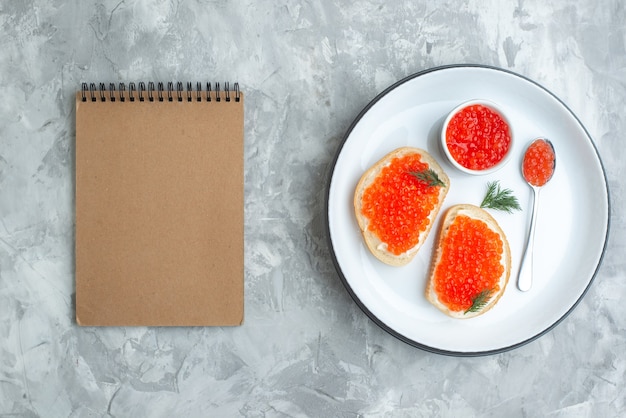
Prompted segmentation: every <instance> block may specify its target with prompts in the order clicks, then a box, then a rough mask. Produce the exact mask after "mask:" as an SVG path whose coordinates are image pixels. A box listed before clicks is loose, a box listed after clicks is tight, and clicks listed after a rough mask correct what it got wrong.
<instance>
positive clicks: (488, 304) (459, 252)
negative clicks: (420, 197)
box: [426, 205, 511, 319]
mask: <svg viewBox="0 0 626 418" xmlns="http://www.w3.org/2000/svg"><path fill="white" fill-rule="evenodd" d="M462 216H466V217H468V218H470V219H472V220H478V221H481V222H483V223H484V224H486V226H487V228H488V229H489V230H490V231H492V233H495V234H496V235H497V236H495V235H493V234H492V233H488V232H487V233H485V234H489V235H488V236H486V235H483V237H484V238H476V239H477V241H476V240H474V241H468V239H472V238H459V241H457V243H456V244H455V245H454V246H453V247H454V251H451V250H450V249H449V248H447V247H446V245H445V244H446V239H448V238H449V237H450V235H451V227H452V226H453V224H454V223H455V222H457V221H458V220H459V219H460V218H461V217H462ZM460 225H463V223H462V222H461V221H459V223H458V224H457V226H456V229H457V230H459V229H464V228H467V230H470V228H472V227H461V226H460ZM474 225H475V224H474ZM497 237H499V238H500V241H501V254H500V257H499V258H500V260H499V263H500V265H501V266H502V272H501V275H500V276H499V277H493V276H494V275H495V271H496V270H495V269H494V270H493V272H492V271H491V269H492V268H493V266H495V265H496V263H497V260H496V258H495V257H496V256H497V255H495V256H494V254H493V252H492V251H494V247H492V244H493V245H496V244H494V243H496V242H497ZM450 239H454V238H450ZM481 240H483V241H482V242H487V244H483V243H482V242H481ZM483 245H487V246H488V247H487V248H489V251H490V252H491V253H490V254H491V255H490V256H486V255H485V254H481V253H480V249H481V248H485V247H483ZM496 247H497V245H496ZM477 251H478V252H479V253H478V254H477V253H476V252H477ZM452 253H454V255H452ZM465 255H467V256H468V257H467V258H468V259H470V260H471V259H472V256H475V257H476V258H477V261H464V260H463V258H465V257H464V256H465ZM490 257H491V258H490ZM490 260H493V261H490ZM446 263H447V264H448V266H454V270H455V272H454V273H452V272H450V274H449V275H445V274H444V272H445V271H446V270H447V268H446V267H447V266H446ZM490 266H491V267H490ZM440 268H441V270H439V269H440ZM448 271H449V270H448ZM470 271H471V272H470ZM438 274H441V276H438ZM510 275H511V250H510V248H509V243H508V241H507V239H506V236H505V235H504V232H503V231H502V229H501V228H500V226H499V225H498V223H497V222H496V220H495V219H494V218H493V217H492V216H491V215H490V214H489V213H488V212H487V211H485V210H484V209H481V208H479V207H478V206H474V205H455V206H452V207H450V208H449V209H448V210H447V211H446V213H445V215H444V218H443V219H442V221H441V226H440V231H439V236H438V239H437V244H436V246H435V249H434V251H433V261H432V266H431V273H430V279H429V281H428V286H427V288H426V299H428V301H429V302H430V303H432V304H433V305H435V306H436V307H437V308H439V309H440V310H441V311H442V312H443V313H445V314H446V315H449V316H451V317H453V318H462V319H468V318H473V317H476V316H478V315H482V314H484V313H485V312H487V311H488V310H490V309H491V308H493V307H494V306H495V305H496V303H497V302H498V300H499V299H500V297H501V296H502V294H503V293H504V290H505V288H506V285H507V283H508V281H509V276H510ZM464 276H465V277H464ZM446 277H447V279H446ZM439 280H447V281H448V283H446V284H447V285H449V286H451V287H452V288H453V289H454V292H458V293H461V294H463V295H464V296H465V299H466V303H467V297H469V298H470V299H471V301H470V303H471V305H470V307H471V306H473V309H472V310H469V307H468V306H465V307H463V308H460V309H459V306H458V305H453V309H451V307H450V303H445V302H444V301H443V300H442V296H441V295H440V294H439V293H438V292H437V291H436V290H435V289H436V285H437V283H436V282H437V281H439ZM494 281H495V284H494V283H493V282H494ZM486 282H489V283H490V284H489V285H487V286H486V287H484V288H483V289H480V287H482V286H485V283H486ZM468 283H469V284H468ZM465 286H469V288H470V289H472V290H471V291H468V290H467V288H466V290H463V288H465ZM477 287H478V288H477ZM467 292H474V294H473V295H469V294H468V293H467ZM481 292H482V293H483V294H482V297H481V296H479V295H480V293H481ZM458 293H457V294H458ZM477 297H478V300H477ZM457 298H463V297H462V296H457ZM480 299H482V303H481V300H480Z"/></svg>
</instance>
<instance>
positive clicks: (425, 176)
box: [409, 168, 446, 187]
mask: <svg viewBox="0 0 626 418" xmlns="http://www.w3.org/2000/svg"><path fill="white" fill-rule="evenodd" d="M409 174H411V175H412V176H414V177H416V178H417V179H418V180H420V181H423V182H425V183H426V184H428V185H429V186H431V187H434V186H441V187H446V184H445V183H444V182H443V181H441V179H440V178H439V176H438V175H437V173H436V172H435V171H434V170H433V169H432V168H428V169H426V170H422V171H409Z"/></svg>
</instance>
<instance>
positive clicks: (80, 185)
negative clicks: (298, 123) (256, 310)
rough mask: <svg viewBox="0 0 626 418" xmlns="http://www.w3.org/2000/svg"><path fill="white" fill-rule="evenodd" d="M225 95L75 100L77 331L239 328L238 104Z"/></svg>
mask: <svg viewBox="0 0 626 418" xmlns="http://www.w3.org/2000/svg"><path fill="white" fill-rule="evenodd" d="M116 87H117V88H116ZM232 87H233V88H232V89H231V86H230V85H229V83H225V84H223V85H222V86H220V85H219V83H213V84H211V83H207V84H200V83H196V84H195V85H192V84H191V83H187V85H186V86H183V85H182V83H176V85H174V83H167V85H164V84H163V83H158V84H156V85H155V84H154V83H147V84H145V83H138V84H135V83H130V84H128V85H127V84H119V85H118V86H115V85H114V84H110V85H108V86H105V85H104V84H101V83H99V84H98V85H96V84H94V83H92V84H83V85H82V88H81V89H80V90H79V91H78V92H77V93H76V196H75V202H76V241H75V267H76V321H77V323H78V324H79V325H85V326H87V325H88V326H229V325H240V324H241V323H242V322H243V316H244V315H243V311H244V306H243V302H244V294H243V275H244V270H243V267H244V265H243V263H244V260H243V224H244V218H243V104H244V103H243V101H244V100H243V99H244V98H243V93H242V92H241V91H240V90H239V86H238V84H233V86H232Z"/></svg>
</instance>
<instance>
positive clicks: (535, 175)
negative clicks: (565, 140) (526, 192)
mask: <svg viewBox="0 0 626 418" xmlns="http://www.w3.org/2000/svg"><path fill="white" fill-rule="evenodd" d="M555 158H556V156H555V155H554V149H553V148H552V145H550V143H549V142H547V141H545V140H543V139H538V140H535V141H534V142H533V143H532V144H530V146H529V147H528V149H527V150H526V153H525V154H524V161H523V162H522V174H523V175H524V178H525V179H526V180H527V181H528V182H529V183H530V184H532V185H533V186H537V187H540V186H543V185H544V184H546V183H547V182H548V180H550V178H551V177H552V174H553V173H554V161H555Z"/></svg>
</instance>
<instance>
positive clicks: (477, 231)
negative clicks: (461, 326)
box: [434, 215, 504, 311]
mask: <svg viewBox="0 0 626 418" xmlns="http://www.w3.org/2000/svg"><path fill="white" fill-rule="evenodd" d="M441 251H442V252H441V260H440V262H439V263H438V265H437V268H436V270H435V273H434V284H435V292H436V293H437V295H438V296H439V300H440V301H441V303H443V304H444V305H446V306H447V307H448V308H449V309H450V310H452V311H461V310H467V309H469V308H470V307H471V306H472V302H473V299H474V298H475V297H476V296H477V295H478V294H479V293H480V292H482V291H484V290H486V289H487V290H491V291H492V292H493V293H497V292H498V291H499V290H500V286H499V284H498V283H499V279H500V276H501V275H502V273H504V266H503V265H502V263H501V259H502V254H503V252H504V243H503V242H502V239H501V238H500V235H498V234H497V233H496V232H495V231H493V230H492V229H490V228H489V226H488V225H487V224H486V223H485V222H483V221H480V220H478V219H472V218H470V217H468V216H465V215H459V216H457V217H456V218H455V220H454V221H453V222H452V225H450V227H449V229H448V232H447V234H446V236H445V238H444V240H443V242H442V243H441Z"/></svg>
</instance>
